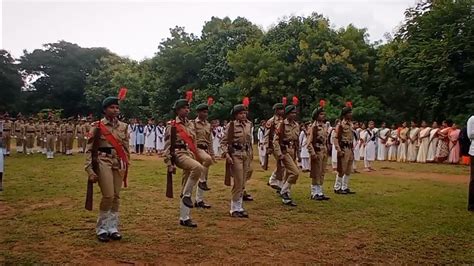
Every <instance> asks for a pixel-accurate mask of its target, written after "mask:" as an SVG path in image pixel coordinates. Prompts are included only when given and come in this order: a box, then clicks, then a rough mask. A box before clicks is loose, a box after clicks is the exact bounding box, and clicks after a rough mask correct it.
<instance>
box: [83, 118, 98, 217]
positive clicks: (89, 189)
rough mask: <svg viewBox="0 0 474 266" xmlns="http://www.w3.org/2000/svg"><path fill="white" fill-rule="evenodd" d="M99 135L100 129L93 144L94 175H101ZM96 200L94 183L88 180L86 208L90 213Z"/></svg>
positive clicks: (96, 130) (96, 131)
mask: <svg viewBox="0 0 474 266" xmlns="http://www.w3.org/2000/svg"><path fill="white" fill-rule="evenodd" d="M99 135H100V130H99V128H98V127H96V128H95V130H94V136H93V138H94V139H93V142H92V149H91V151H90V152H91V156H92V170H93V171H94V173H96V174H97V173H99V162H98V160H97V155H98V152H99ZM93 198H94V183H93V182H91V181H90V180H89V178H87V193H86V203H85V208H86V210H88V211H92V205H93V204H92V203H93Z"/></svg>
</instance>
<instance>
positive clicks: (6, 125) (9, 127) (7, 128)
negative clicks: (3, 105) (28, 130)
mask: <svg viewBox="0 0 474 266" xmlns="http://www.w3.org/2000/svg"><path fill="white" fill-rule="evenodd" d="M12 129H13V122H12V121H10V120H7V121H5V122H3V132H9V133H10V134H11V132H10V131H12Z"/></svg>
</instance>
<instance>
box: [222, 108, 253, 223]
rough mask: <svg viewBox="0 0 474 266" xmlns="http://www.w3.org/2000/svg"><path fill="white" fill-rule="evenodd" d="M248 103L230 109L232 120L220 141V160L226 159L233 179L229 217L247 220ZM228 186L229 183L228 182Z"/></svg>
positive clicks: (249, 142) (248, 174) (248, 169)
mask: <svg viewBox="0 0 474 266" xmlns="http://www.w3.org/2000/svg"><path fill="white" fill-rule="evenodd" d="M247 106H248V103H246V101H245V99H244V104H238V105H235V106H234V108H232V111H231V115H232V119H233V120H231V121H230V122H229V123H228V124H227V126H226V129H225V133H224V137H223V138H222V141H221V148H222V151H223V154H222V158H226V163H227V165H228V166H229V169H226V171H229V170H230V173H226V175H231V176H232V177H233V179H234V184H233V187H232V198H231V201H230V216H231V217H233V218H248V217H249V215H248V213H247V212H246V211H245V209H244V208H243V200H244V193H245V185H246V182H247V180H249V179H250V177H251V176H252V172H253V170H252V166H251V163H252V160H253V151H252V144H251V143H252V140H251V138H252V131H251V128H252V123H251V122H250V121H249V120H248V119H247V110H248V107H247ZM229 185H230V182H229Z"/></svg>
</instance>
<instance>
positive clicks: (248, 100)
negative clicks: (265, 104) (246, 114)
mask: <svg viewBox="0 0 474 266" xmlns="http://www.w3.org/2000/svg"><path fill="white" fill-rule="evenodd" d="M242 104H243V105H244V106H245V107H249V104H250V99H249V97H244V99H243V100H242Z"/></svg>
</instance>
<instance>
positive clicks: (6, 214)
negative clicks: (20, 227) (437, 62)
mask: <svg viewBox="0 0 474 266" xmlns="http://www.w3.org/2000/svg"><path fill="white" fill-rule="evenodd" d="M15 214H16V212H15V209H13V208H12V207H10V206H8V205H7V204H6V203H5V202H3V201H0V219H6V218H10V217H13V216H15Z"/></svg>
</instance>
